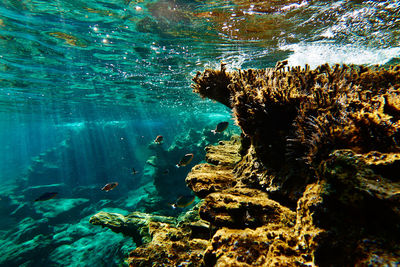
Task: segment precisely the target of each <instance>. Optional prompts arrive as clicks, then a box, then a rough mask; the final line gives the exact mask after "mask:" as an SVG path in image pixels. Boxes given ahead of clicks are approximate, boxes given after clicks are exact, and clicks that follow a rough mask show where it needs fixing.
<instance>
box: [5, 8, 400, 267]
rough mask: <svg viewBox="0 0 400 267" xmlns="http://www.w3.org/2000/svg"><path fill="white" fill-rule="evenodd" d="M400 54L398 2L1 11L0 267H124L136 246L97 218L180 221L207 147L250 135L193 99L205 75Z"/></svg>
mask: <svg viewBox="0 0 400 267" xmlns="http://www.w3.org/2000/svg"><path fill="white" fill-rule="evenodd" d="M399 57H400V4H399V3H398V1H395V0H386V1H355V0H353V1H350V0H343V1H305V0H304V1H294V0H293V1H244V0H237V1H235V0H233V1H223V0H217V1H208V0H206V1H196V0H192V1H189V0H186V1H183V0H175V1H172V0H170V1H166V0H159V1H157V0H142V1H133V0H111V1H97V0H86V1H80V0H56V1H39V0H3V1H1V3H0V155H1V156H0V185H1V186H0V210H1V217H0V240H2V242H1V244H0V247H1V251H2V253H1V255H0V265H1V266H89V265H93V264H94V265H96V266H115V265H118V264H120V263H122V262H123V259H124V258H125V257H126V256H127V254H128V253H129V251H131V250H132V249H134V248H135V246H136V245H135V244H134V243H133V242H132V240H131V239H130V238H128V237H124V236H122V235H121V234H115V233H113V232H111V231H110V230H105V229H100V228H98V227H95V226H92V225H90V224H89V223H88V218H89V217H90V216H91V215H93V214H95V213H96V212H98V211H100V210H108V211H114V212H118V213H122V214H125V215H126V214H128V213H129V212H132V211H135V210H139V211H142V212H148V213H156V214H161V215H171V216H177V215H178V214H179V212H180V211H176V210H172V209H170V206H169V205H168V204H169V202H171V203H173V201H174V200H176V199H177V198H178V197H179V196H181V195H184V194H190V192H189V191H188V189H187V188H186V187H185V182H184V179H185V176H186V175H187V173H188V172H189V171H190V168H191V167H192V166H193V165H194V164H196V163H199V162H201V161H203V160H204V150H203V149H204V146H206V145H209V144H214V143H216V142H218V141H219V140H221V139H228V138H229V137H230V135H232V134H237V133H240V130H239V129H238V128H237V127H236V126H235V125H234V121H233V120H232V118H231V114H230V111H229V109H227V108H226V107H224V106H222V105H221V104H218V103H213V102H211V101H208V100H203V99H201V98H200V97H199V96H197V95H195V94H193V93H192V91H191V88H190V84H191V77H193V75H195V74H196V72H197V71H202V70H203V69H204V68H219V65H220V63H221V62H224V63H226V64H227V67H228V69H237V68H265V67H273V66H274V65H275V64H276V62H277V61H279V60H285V59H287V60H288V62H289V64H290V65H304V64H309V65H311V67H315V66H317V65H319V64H323V63H326V62H328V63H331V64H334V63H341V64H342V63H345V64H364V65H373V64H386V65H390V64H396V63H398V62H399ZM221 121H228V122H229V123H230V126H229V127H228V129H227V130H226V131H225V132H224V133H222V134H219V135H217V136H213V135H212V134H211V135H210V132H211V130H212V129H214V128H215V127H216V125H217V124H218V123H219V122H221ZM158 135H162V136H163V137H164V141H163V143H162V144H159V145H158V144H155V143H154V140H155V138H156V137H157V136H158ZM186 153H194V155H195V156H194V159H193V162H192V163H191V164H190V165H188V166H186V167H185V168H179V169H176V168H175V167H174V166H175V164H176V163H178V162H179V159H180V158H181V156H183V155H184V154H186ZM133 169H134V170H135V171H136V172H137V173H133ZM109 182H118V183H119V184H118V186H117V187H116V188H115V189H114V190H112V191H110V192H104V191H101V190H100V189H101V188H102V187H103V186H104V185H105V184H106V183H109ZM53 191H55V192H57V193H58V194H57V196H56V197H55V198H54V199H51V200H48V201H43V202H40V203H37V202H34V200H35V199H36V198H37V197H39V196H40V195H41V194H42V193H45V192H53Z"/></svg>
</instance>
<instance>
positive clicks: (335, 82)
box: [193, 62, 400, 201]
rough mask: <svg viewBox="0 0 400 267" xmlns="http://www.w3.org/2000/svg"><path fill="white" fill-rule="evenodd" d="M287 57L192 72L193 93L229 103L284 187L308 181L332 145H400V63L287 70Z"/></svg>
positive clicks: (366, 148)
mask: <svg viewBox="0 0 400 267" xmlns="http://www.w3.org/2000/svg"><path fill="white" fill-rule="evenodd" d="M285 64H286V62H279V63H277V66H276V67H275V68H268V69H262V70H253V69H250V70H238V71H234V72H228V71H226V68H225V65H224V64H222V65H221V70H205V71H204V72H203V73H200V72H199V73H197V75H196V77H194V78H193V81H194V84H193V90H194V92H196V93H199V94H200V95H201V96H202V97H208V98H210V99H213V100H216V101H218V102H220V103H222V104H224V105H226V106H228V107H230V108H232V110H233V113H234V115H235V119H236V122H237V124H238V125H239V126H240V127H241V129H242V130H243V133H244V135H245V137H244V138H245V139H248V141H247V142H248V143H249V144H250V145H251V147H252V148H254V150H255V153H256V154H257V158H258V159H259V160H260V161H261V163H262V165H263V166H265V167H266V168H267V169H268V170H269V171H270V174H269V176H271V177H273V178H274V179H275V181H274V183H273V184H274V185H275V186H277V187H278V188H280V191H281V193H286V194H287V195H288V194H290V193H291V192H290V191H292V190H291V188H286V186H288V187H293V184H295V185H296V186H295V188H297V187H299V186H300V187H303V188H304V186H305V185H306V184H307V183H308V181H307V180H305V177H307V178H313V177H315V176H316V173H315V168H316V167H318V166H319V164H320V162H321V161H322V160H323V159H325V158H326V157H327V156H328V155H329V153H331V152H332V151H333V150H335V149H345V148H348V149H352V150H353V151H355V152H357V153H368V152H370V151H380V152H384V153H389V152H395V151H398V150H399V146H398V141H400V132H399V114H400V113H399V112H400V105H399V101H398V97H399V96H398V94H399V90H398V89H399V86H400V71H399V70H400V67H391V68H390V69H384V68H379V67H376V68H366V67H357V66H346V65H343V66H339V65H335V66H333V67H332V68H331V67H330V66H329V65H327V64H326V65H322V66H319V67H317V68H316V69H315V70H310V68H309V67H308V66H307V65H306V67H305V68H300V67H291V68H289V67H288V68H287V70H286V71H285ZM294 170H296V171H294ZM271 172H272V173H271ZM310 172H311V173H312V174H310ZM282 178H283V179H282ZM271 179H272V178H269V180H271ZM266 183H268V182H266ZM269 186H270V187H271V190H272V185H269ZM274 190H275V189H274ZM295 190H296V189H295ZM275 191H276V190H275ZM298 197H299V196H297V198H298ZM297 198H296V196H294V199H293V200H294V201H295V200H296V199H297Z"/></svg>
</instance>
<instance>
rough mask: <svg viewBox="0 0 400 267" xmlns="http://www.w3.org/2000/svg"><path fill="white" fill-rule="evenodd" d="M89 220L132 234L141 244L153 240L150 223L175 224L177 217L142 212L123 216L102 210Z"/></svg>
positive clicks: (138, 243) (113, 229)
mask: <svg viewBox="0 0 400 267" xmlns="http://www.w3.org/2000/svg"><path fill="white" fill-rule="evenodd" d="M89 222H90V223H91V224H93V225H101V226H103V227H107V228H110V229H111V230H112V231H114V232H116V233H123V234H124V235H126V236H131V237H133V240H134V241H135V243H136V244H137V245H141V244H146V243H149V242H150V241H151V236H150V235H151V233H150V231H149V228H150V225H154V223H164V224H175V218H173V217H166V216H157V215H150V214H147V213H142V212H133V213H131V214H129V215H128V216H123V215H121V214H119V213H111V212H104V211H100V212H99V213H97V214H95V215H93V216H92V217H91V218H90V220H89Z"/></svg>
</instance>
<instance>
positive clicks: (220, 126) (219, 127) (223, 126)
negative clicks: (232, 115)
mask: <svg viewBox="0 0 400 267" xmlns="http://www.w3.org/2000/svg"><path fill="white" fill-rule="evenodd" d="M228 126H229V122H227V121H223V122H220V123H218V124H217V127H215V130H211V132H212V133H213V134H216V133H222V132H223V131H225V130H226V128H228Z"/></svg>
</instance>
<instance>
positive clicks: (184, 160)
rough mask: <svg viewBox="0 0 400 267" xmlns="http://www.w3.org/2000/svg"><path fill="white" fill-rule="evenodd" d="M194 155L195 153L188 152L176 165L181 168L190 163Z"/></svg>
mask: <svg viewBox="0 0 400 267" xmlns="http://www.w3.org/2000/svg"><path fill="white" fill-rule="evenodd" d="M193 156H194V155H193V153H189V154H186V155H185V156H183V157H182V158H181V160H180V161H179V163H178V164H176V167H177V168H179V167H184V166H186V165H188V164H189V163H190V162H191V161H192V159H193Z"/></svg>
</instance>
